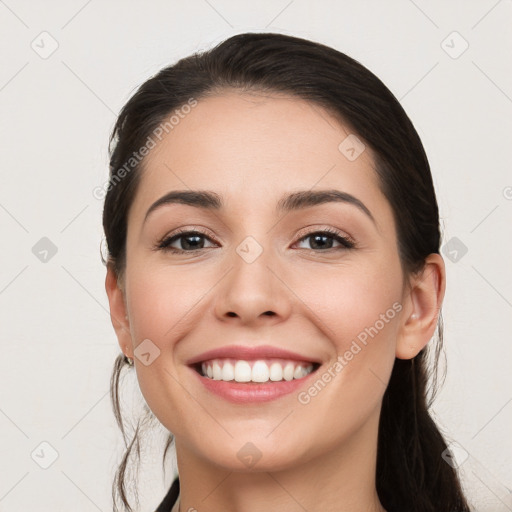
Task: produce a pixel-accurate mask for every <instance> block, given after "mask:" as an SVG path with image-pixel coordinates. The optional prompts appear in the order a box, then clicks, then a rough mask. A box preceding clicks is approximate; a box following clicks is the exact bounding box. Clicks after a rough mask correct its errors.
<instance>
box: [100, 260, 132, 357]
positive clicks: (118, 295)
mask: <svg viewBox="0 0 512 512" xmlns="http://www.w3.org/2000/svg"><path fill="white" fill-rule="evenodd" d="M105 290H106V292H107V296H108V302H109V306H110V319H111V321H112V325H113V327H114V330H115V332H116V336H117V341H118V343H119V346H120V347H121V350H122V351H123V353H124V354H125V355H126V356H128V357H133V351H132V339H131V334H130V325H129V321H128V315H127V311H126V303H125V297H124V293H123V290H122V288H121V286H120V283H119V281H118V277H117V275H116V273H115V271H114V269H113V267H112V265H111V264H109V265H107V275H106V277H105Z"/></svg>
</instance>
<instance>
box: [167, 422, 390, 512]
mask: <svg viewBox="0 0 512 512" xmlns="http://www.w3.org/2000/svg"><path fill="white" fill-rule="evenodd" d="M378 417H379V415H378V414H377V415H376V416H375V417H374V418H372V420H370V421H368V422H367V423H366V424H365V425H364V426H363V427H361V428H360V429H359V430H358V431H357V432H355V433H354V434H352V435H351V436H350V439H346V440H344V442H343V443H342V444H341V445H339V446H337V447H334V449H333V447H332V444H330V443H329V441H330V440H329V439H327V440H326V441H325V443H326V445H325V450H324V451H321V453H320V454H319V455H317V456H315V457H314V458H309V459H308V458H307V453H306V454H303V455H302V457H301V459H302V460H300V461H297V462H294V463H293V464H291V465H290V466H288V467H285V468H284V469H280V470H278V471H274V470H272V469H271V470H266V469H259V470H258V469H257V468H258V465H256V466H255V467H254V468H253V469H252V470H251V471H245V472H240V471H237V470H235V469H231V468H224V469H223V468H222V467H219V466H217V465H214V464H212V462H211V461H209V460H208V459H204V458H201V457H198V455H197V452H192V451H191V450H189V449H187V446H185V445H183V444H182V443H180V440H179V439H178V438H176V456H177V462H178V470H179V475H180V509H181V511H187V510H200V511H201V512H215V511H218V510H223V511H225V512H236V511H239V510H244V512H266V511H268V510H279V511H280V512H292V511H293V512H295V511H296V510H298V507H299V508H302V509H304V510H336V511H337V512H385V510H384V508H383V507H382V505H381V504H380V501H379V499H378V496H377V492H376V488H375V468H376V459H377V432H378ZM327 437H328V436H327ZM242 444H243V443H242ZM177 510H178V508H176V510H174V509H173V511H172V512H177Z"/></svg>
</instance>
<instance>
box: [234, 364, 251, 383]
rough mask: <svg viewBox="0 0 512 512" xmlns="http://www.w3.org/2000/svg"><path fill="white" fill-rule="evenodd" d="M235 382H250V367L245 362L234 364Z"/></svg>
mask: <svg viewBox="0 0 512 512" xmlns="http://www.w3.org/2000/svg"><path fill="white" fill-rule="evenodd" d="M235 380H236V381H237V382H249V381H250V380H251V366H250V365H249V363H248V362H247V361H237V362H236V364H235Z"/></svg>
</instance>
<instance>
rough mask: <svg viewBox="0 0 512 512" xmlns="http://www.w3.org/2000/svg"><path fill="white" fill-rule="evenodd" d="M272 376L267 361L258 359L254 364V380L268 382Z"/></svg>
mask: <svg viewBox="0 0 512 512" xmlns="http://www.w3.org/2000/svg"><path fill="white" fill-rule="evenodd" d="M269 377H270V370H269V368H268V366H267V363H265V361H256V362H255V363H254V364H253V366H252V378H251V380H252V381H253V382H267V380H268V379H269Z"/></svg>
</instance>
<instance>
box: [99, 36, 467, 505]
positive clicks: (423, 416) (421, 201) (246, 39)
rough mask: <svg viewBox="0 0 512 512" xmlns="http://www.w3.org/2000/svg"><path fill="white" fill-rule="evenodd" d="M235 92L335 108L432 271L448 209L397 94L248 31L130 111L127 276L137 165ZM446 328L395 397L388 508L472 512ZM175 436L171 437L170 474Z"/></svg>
mask: <svg viewBox="0 0 512 512" xmlns="http://www.w3.org/2000/svg"><path fill="white" fill-rule="evenodd" d="M233 88H235V89H238V90H257V91H264V92H270V93H272V92H281V93H286V94H288V95H292V96H296V97H298V98H301V99H305V100H308V101H310V102H313V103H315V104H317V105H320V106H322V107H324V108H326V109H328V110H329V111H330V112H331V113H332V114H334V115H335V116H336V117H337V118H338V119H339V120H340V121H341V122H342V123H343V124H345V126H348V127H350V129H351V130H352V132H353V133H356V134H357V135H358V137H360V138H361V139H362V140H363V141H365V144H368V145H369V146H370V147H371V148H372V149H373V152H374V154H375V155H376V156H375V169H376V172H377V175H378V178H379V186H380V188H381V190H382V192H383V193H384V195H385V196H386V198H387V200H388V201H389V204H390V205H391V207H392V210H393V214H394V220H395V223H396V227H397V236H398V249H399V256H400V261H401V264H402V269H403V271H404V273H405V274H408V273H414V272H417V271H419V270H421V269H422V268H423V266H424V262H425V258H426V257H427V256H428V255H429V254H431V253H438V252H439V247H440V239H441V234H440V229H439V212H438V205H437V200H436V195H435V191H434V185H433V182H432V176H431V172H430V166H429V163H428V160H427V156H426V154H425V151H424V149H423V145H422V143H421V141H420V138H419V136H418V134H417V132H416V130H415V128H414V126H413V124H412V123H411V121H410V119H409V118H408V116H407V114H406V113H405V111H404V110H403V108H402V106H401V105H400V103H399V102H398V100H397V99H396V98H395V97H394V95H393V94H392V93H391V92H390V91H389V89H388V88H387V87H386V86H385V85H384V84H383V83H382V82H381V81H380V80H379V79H378V78H377V77H376V76H375V75H374V74H373V73H371V72H370V71H369V70H368V69H366V68H365V67H364V66H362V65H361V64H360V63H358V62H357V61H355V60H354V59H352V58H350V57H348V56H347V55H345V54H343V53H341V52H339V51H337V50H335V49H333V48H330V47H327V46H324V45H322V44H319V43H316V42H312V41H308V40H305V39H300V38H296V37H291V36H286V35H281V34H271V33H267V34H264V33H246V34H239V35H236V36H233V37H231V38H229V39H227V40H226V41H224V42H222V43H221V44H219V45H217V46H216V47H215V48H213V49H211V50H209V51H205V52H201V53H197V54H194V55H191V56H189V57H187V58H183V59H181V60H179V61H178V62H177V63H176V64H174V65H172V66H169V67H166V68H164V69H162V70H161V71H160V72H159V73H158V74H156V75H155V76H153V77H152V78H150V79H149V80H147V81H146V82H145V83H144V84H142V85H141V86H140V88H139V89H138V90H137V91H136V93H135V94H134V95H133V96H132V97H131V99H130V100H129V101H128V102H127V103H126V105H125V106H124V108H123V109H122V111H121V113H120V114H119V117H118V119H117V122H116V124H115V127H114V129H113V131H112V135H111V138H110V182H109V186H108V188H107V190H106V197H105V203H104V210H103V228H104V231H105V237H106V241H107V246H108V262H107V264H109V265H112V266H113V269H114V270H115V272H116V273H117V275H118V276H120V275H121V274H122V272H123V271H124V269H125V256H126V253H125V250H126V247H125V245H126V231H127V213H128V210H129V208H130V205H131V203H132V202H133V199H134V197H135V193H136V191H137V186H138V182H139V179H140V172H139V171H140V163H137V164H136V165H134V166H133V168H130V169H128V170H127V169H126V162H128V161H129V160H130V157H131V155H132V154H133V153H134V151H137V150H138V149H139V148H141V147H142V146H144V144H146V142H147V140H148V137H149V136H150V135H151V134H152V133H155V130H157V129H158V126H159V125H160V124H161V123H162V122H163V121H164V120H165V118H166V117H167V116H169V115H170V114H171V113H172V112H174V111H176V110H177V109H180V108H181V107H183V105H186V104H187V102H189V100H190V99H191V98H195V99H196V100H198V99H200V98H204V97H206V96H208V95H215V94H220V93H222V91H224V90H227V89H233ZM123 166H124V168H125V172H124V173H122V179H120V173H119V170H120V169H121V168H123ZM442 333H443V322H442V316H441V315H440V316H439V322H438V325H437V335H438V336H437V340H436V341H437V342H436V343H435V344H434V345H433V346H432V343H430V344H429V345H427V347H426V348H425V349H423V350H422V351H421V352H420V353H419V354H418V355H417V356H416V357H414V358H413V359H409V360H400V359H396V360H395V364H394V367H393V371H392V375H391V378H390V381H389V385H388V387H387V389H386V391H385V394H384V397H383V402H382V409H381V418H380V424H379V433H378V453H377V474H376V487H377V492H378V495H379V498H380V501H381V503H382V505H383V506H384V507H385V508H387V509H388V510H393V511H404V512H413V511H414V512H443V511H444V512H469V507H468V504H467V502H466V499H465V497H464V494H463V491H462V488H461V484H460V481H459V477H458V475H457V472H456V470H455V469H454V468H453V467H452V466H451V465H450V464H447V463H446V462H445V460H444V459H443V458H442V453H443V452H444V451H445V450H446V449H447V442H446V441H445V439H444V437H443V435H442V434H441V432H440V430H439V428H438V427H437V425H436V424H435V422H434V421H433V419H432V417H431V415H430V413H429V410H430V407H431V404H432V401H433V399H434V397H435V390H436V389H437V366H438V361H439V356H440V355H441V354H442V343H443V337H442ZM427 351H428V352H427ZM429 355H431V356H432V358H430V359H432V361H431V364H430V366H429V364H428V359H429V357H428V356H429ZM126 367H127V366H126V361H125V358H124V356H123V355H119V356H118V358H117V359H116V361H115V364H114V369H113V373H112V378H111V399H112V404H113V409H114V414H115V417H116V420H117V422H118V424H119V426H120V428H121V431H122V433H123V436H124V439H125V443H126V452H125V454H124V456H123V459H122V461H121V464H120V466H119V468H118V470H117V472H116V476H115V479H114V483H113V488H112V495H113V499H114V509H115V510H118V509H117V505H116V498H117V497H119V498H120V499H121V502H122V504H123V506H124V507H126V510H128V511H131V510H132V509H131V506H130V504H129V501H128V498H127V495H126V482H125V480H126V478H125V477H126V470H127V464H128V461H129V458H130V454H131V452H132V451H134V450H135V452H136V456H137V460H138V461H140V446H139V435H140V427H141V425H144V423H145V419H142V420H139V422H138V424H137V428H136V429H135V432H134V434H133V437H132V438H131V440H129V439H128V437H127V435H126V433H125V431H124V428H123V421H122V414H121V409H120V404H119V383H120V375H121V372H122V371H123V368H126ZM429 384H430V386H429ZM145 412H146V419H147V418H151V417H152V413H151V411H150V410H149V409H148V408H146V411H145ZM172 441H173V436H172V434H169V436H168V438H167V442H166V445H165V449H164V453H163V460H162V465H163V467H164V470H165V458H166V454H167V451H168V449H169V447H170V446H171V445H172Z"/></svg>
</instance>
